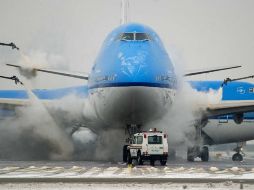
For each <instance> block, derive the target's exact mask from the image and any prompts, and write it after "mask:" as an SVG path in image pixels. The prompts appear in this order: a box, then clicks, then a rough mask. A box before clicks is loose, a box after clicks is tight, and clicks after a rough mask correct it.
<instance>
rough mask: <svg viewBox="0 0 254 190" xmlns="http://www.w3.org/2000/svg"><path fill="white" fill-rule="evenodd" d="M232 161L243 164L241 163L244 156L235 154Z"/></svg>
mask: <svg viewBox="0 0 254 190" xmlns="http://www.w3.org/2000/svg"><path fill="white" fill-rule="evenodd" d="M232 160H233V161H238V162H241V161H243V156H242V155H241V154H240V153H235V154H234V155H233V156H232Z"/></svg>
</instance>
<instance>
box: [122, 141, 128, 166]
mask: <svg viewBox="0 0 254 190" xmlns="http://www.w3.org/2000/svg"><path fill="white" fill-rule="evenodd" d="M127 147H128V145H124V146H123V162H127Z"/></svg>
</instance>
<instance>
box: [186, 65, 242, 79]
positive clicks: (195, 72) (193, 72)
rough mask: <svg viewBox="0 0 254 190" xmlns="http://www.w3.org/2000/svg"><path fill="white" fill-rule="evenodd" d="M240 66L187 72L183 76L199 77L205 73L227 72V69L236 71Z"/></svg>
mask: <svg viewBox="0 0 254 190" xmlns="http://www.w3.org/2000/svg"><path fill="white" fill-rule="evenodd" d="M240 67H242V66H240V65H236V66H228V67H217V68H211V69H203V70H199V71H189V72H187V73H186V74H184V76H185V77H187V76H193V75H200V74H205V73H212V72H217V71H223V70H228V69H236V68H240Z"/></svg>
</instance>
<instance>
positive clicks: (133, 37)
mask: <svg viewBox="0 0 254 190" xmlns="http://www.w3.org/2000/svg"><path fill="white" fill-rule="evenodd" d="M119 39H120V40H122V41H147V40H150V36H149V35H148V34H146V33H122V34H121V35H120V36H119Z"/></svg>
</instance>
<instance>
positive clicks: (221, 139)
mask: <svg viewBox="0 0 254 190" xmlns="http://www.w3.org/2000/svg"><path fill="white" fill-rule="evenodd" d="M203 131H204V132H205V133H206V134H207V135H208V136H209V137H211V139H212V140H213V141H214V143H215V144H224V143H231V142H241V141H247V140H253V139H254V120H244V121H243V122H242V123H241V124H236V123H235V122H234V121H233V120H227V121H226V120H225V121H221V122H219V120H217V119H210V120H209V123H208V124H207V125H206V127H204V128H203Z"/></svg>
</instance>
